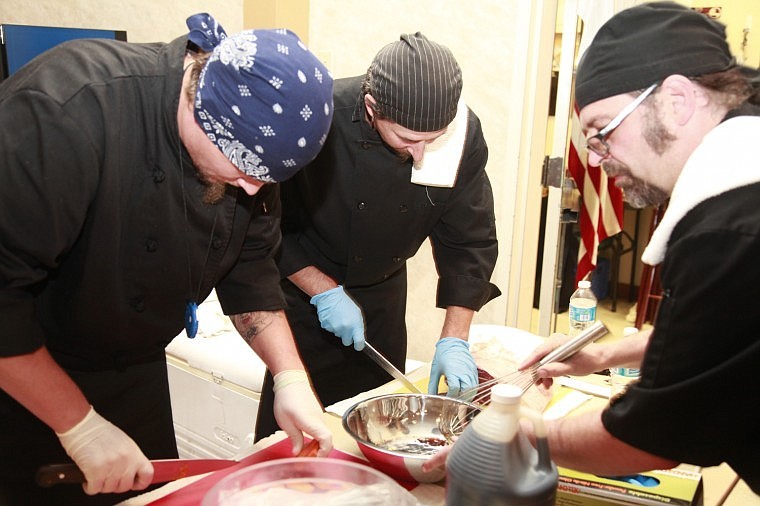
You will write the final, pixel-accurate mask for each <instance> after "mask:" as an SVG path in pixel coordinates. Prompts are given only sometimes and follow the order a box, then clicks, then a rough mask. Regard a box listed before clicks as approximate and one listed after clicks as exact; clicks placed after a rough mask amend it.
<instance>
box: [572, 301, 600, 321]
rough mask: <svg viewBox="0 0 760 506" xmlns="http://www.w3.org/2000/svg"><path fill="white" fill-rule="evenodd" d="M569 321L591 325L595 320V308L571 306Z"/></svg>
mask: <svg viewBox="0 0 760 506" xmlns="http://www.w3.org/2000/svg"><path fill="white" fill-rule="evenodd" d="M570 320H572V321H576V322H583V323H591V322H593V321H594V320H596V307H576V306H573V305H572V304H571V305H570Z"/></svg>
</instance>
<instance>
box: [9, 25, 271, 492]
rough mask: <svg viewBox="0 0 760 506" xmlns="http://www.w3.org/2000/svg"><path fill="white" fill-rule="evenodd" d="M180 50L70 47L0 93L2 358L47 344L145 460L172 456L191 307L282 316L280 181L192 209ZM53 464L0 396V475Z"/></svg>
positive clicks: (55, 452) (179, 44) (27, 423)
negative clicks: (180, 121) (175, 351)
mask: <svg viewBox="0 0 760 506" xmlns="http://www.w3.org/2000/svg"><path fill="white" fill-rule="evenodd" d="M185 46H186V38H185V37H181V38H178V39H176V40H175V41H173V42H171V43H170V44H158V43H157V44H127V43H124V42H118V41H107V40H77V41H72V42H68V43H64V44H61V45H59V46H57V47H56V48H54V49H52V50H51V51H49V52H48V53H46V54H44V55H43V56H41V57H39V58H37V59H36V60H34V61H33V62H31V63H30V64H28V65H27V66H25V67H24V68H23V69H21V70H20V71H19V72H17V73H16V74H14V75H13V76H12V77H11V78H9V79H7V80H6V81H4V82H3V83H2V84H0V181H2V184H0V320H2V321H3V333H2V338H0V355H1V356H14V355H20V354H26V353H30V352H32V351H34V350H36V349H38V348H39V347H40V346H42V345H46V346H47V347H48V348H49V350H50V352H51V353H52V355H53V357H54V358H55V359H56V360H57V361H58V362H59V363H60V364H61V365H62V366H63V367H64V368H65V369H66V370H67V371H68V372H69V373H70V374H71V375H72V377H74V379H75V381H77V382H78V383H79V385H80V387H81V388H82V389H83V391H84V392H85V394H86V395H87V396H88V399H89V400H90V402H91V403H92V404H93V405H94V407H95V409H96V410H97V411H98V412H100V413H101V414H102V415H103V416H104V417H105V418H106V419H109V420H111V421H112V422H114V423H115V424H116V425H119V426H121V427H122V428H123V429H124V430H126V431H127V432H128V433H129V434H130V436H132V437H133V438H135V439H136V440H137V441H138V442H139V443H140V445H141V448H142V450H143V451H144V453H145V454H146V455H147V456H148V457H151V458H161V457H172V456H176V447H175V445H174V440H173V437H172V428H171V412H170V404H169V396H168V387H167V382H166V366H165V359H164V347H165V346H166V345H167V344H168V343H169V341H170V340H171V339H172V338H173V337H174V336H175V335H177V334H178V333H179V332H180V330H181V329H182V327H183V321H184V311H185V305H186V303H187V301H188V300H195V301H196V302H198V303H200V302H201V301H202V300H203V299H204V298H205V297H206V296H207V295H208V294H209V293H210V291H211V289H212V288H213V287H214V286H216V288H217V292H218V294H219V300H220V302H221V304H222V307H223V308H224V310H225V312H226V313H227V314H232V313H241V312H245V311H253V310H276V309H282V308H283V307H284V297H283V295H282V291H281V289H280V286H279V273H278V270H277V267H276V264H275V262H274V260H273V255H274V251H275V249H276V248H277V247H278V245H279V241H280V230H279V217H280V206H279V188H278V187H277V186H275V185H268V186H265V187H263V188H262V189H261V191H260V192H259V193H258V194H257V195H256V196H254V197H250V196H248V195H246V194H245V193H244V192H242V191H238V190H237V189H234V188H230V189H228V192H227V195H226V196H225V197H224V200H223V202H221V203H219V204H218V205H215V206H208V205H205V204H203V203H202V202H201V200H200V195H201V192H202V191H203V186H202V185H201V184H200V183H199V181H198V179H197V178H196V175H195V172H196V171H195V168H194V166H193V164H192V161H191V160H190V158H189V156H188V155H187V153H186V152H185V151H184V148H183V147H182V145H181V143H180V141H179V135H178V129H177V110H178V104H179V93H180V87H181V82H182V75H183V70H182V65H183V58H184V53H185ZM201 324H202V322H201ZM125 375H126V376H128V377H129V378H130V381H129V382H127V381H126V380H125V378H124V376H125ZM30 381H33V375H32V371H30ZM136 392H137V393H139V395H138V394H136ZM114 397H115V398H114ZM116 401H118V402H116ZM137 403H139V404H141V405H137ZM130 405H132V406H133V408H134V409H130V408H129V406H130ZM141 416H142V417H150V418H151V419H152V420H151V422H150V423H148V420H147V419H146V418H143V419H142V422H143V423H140V421H139V417H141ZM25 417H26V418H25ZM136 419H138V421H137V422H136ZM156 420H158V422H157V421H156ZM23 427H28V428H29V433H28V434H27V435H25V436H24V433H23V432H19V431H20V429H21V428H23ZM146 433H147V434H146ZM20 436H21V437H20ZM24 438H26V439H27V441H25V442H24V445H25V447H26V450H25V454H24V455H25V461H24V464H23V465H21V464H20V463H19V462H20V461H19V458H18V454H17V453H14V452H15V451H16V450H17V447H16V446H14V445H15V444H16V443H17V442H18V440H19V439H24ZM42 441H44V442H42ZM38 442H41V443H40V444H39V445H38V444H37V443H38ZM51 457H56V458H57V459H58V460H60V459H61V458H62V457H65V455H63V450H62V448H61V447H60V444H59V443H58V441H57V440H56V438H55V436H54V435H53V434H52V431H50V430H49V429H48V428H46V427H45V426H43V425H42V424H41V423H36V425H35V421H34V419H33V417H31V419H30V415H29V414H28V413H26V411H25V410H24V409H23V408H21V407H20V405H18V404H17V403H15V401H13V400H12V399H11V398H10V397H8V396H7V395H4V394H3V395H2V396H1V397H0V468H1V469H0V477H1V478H2V479H4V480H8V481H6V482H5V483H11V484H14V483H15V482H18V483H21V482H24V483H26V481H31V477H30V472H31V473H33V468H34V465H35V464H40V463H42V462H44V461H45V459H47V462H50V460H49V459H50V458H51ZM14 480H15V481H14ZM1 488H2V484H0V489H1ZM80 490H81V489H80ZM53 492H54V493H57V494H60V490H54V491H53ZM82 495H83V494H82ZM56 497H58V496H56ZM84 500H87V498H82V501H84ZM109 501H110V503H113V502H115V501H114V499H113V498H111V499H110V500H109ZM56 504H61V503H60V502H56ZM80 504H85V502H81V503H80Z"/></svg>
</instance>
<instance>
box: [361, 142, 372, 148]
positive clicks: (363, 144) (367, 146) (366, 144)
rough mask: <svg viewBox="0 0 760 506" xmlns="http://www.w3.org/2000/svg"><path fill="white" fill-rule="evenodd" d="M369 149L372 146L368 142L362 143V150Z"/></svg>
mask: <svg viewBox="0 0 760 506" xmlns="http://www.w3.org/2000/svg"><path fill="white" fill-rule="evenodd" d="M371 147H372V144H370V143H369V142H367V141H363V142H362V149H369V148H371Z"/></svg>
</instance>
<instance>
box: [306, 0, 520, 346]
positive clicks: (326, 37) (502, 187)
mask: <svg viewBox="0 0 760 506" xmlns="http://www.w3.org/2000/svg"><path fill="white" fill-rule="evenodd" d="M517 3H518V0H481V1H478V2H474V3H473V2H470V3H462V2H460V1H456V0H416V1H414V2H410V1H408V0H385V1H383V2H378V1H374V2H351V1H346V0H312V1H311V3H310V21H309V46H310V48H311V49H312V50H313V51H315V52H316V53H317V54H318V55H319V56H320V57H321V58H322V59H323V60H324V61H325V62H326V64H327V65H328V67H329V68H330V69H331V70H332V72H333V75H334V76H335V77H348V76H353V75H359V74H363V73H364V72H366V70H367V67H368V66H369V64H370V62H371V61H372V58H373V57H374V56H375V54H376V53H377V51H378V50H379V49H380V48H381V47H383V46H384V45H385V44H388V43H390V42H393V41H394V40H397V39H398V37H399V35H400V34H402V33H410V32H417V31H421V32H422V33H423V34H425V35H426V36H427V37H428V38H430V39H432V40H435V41H436V42H439V43H441V44H444V45H446V46H448V47H449V48H450V49H451V50H452V52H453V53H454V55H455V56H456V58H457V60H458V61H459V64H460V66H461V67H462V73H463V78H464V89H463V92H462V93H463V96H464V98H465V100H466V101H467V103H468V105H469V106H470V107H471V108H472V109H473V110H474V111H475V113H476V114H477V115H478V116H479V117H480V119H481V122H482V124H483V131H484V135H485V138H486V141H487V142H488V145H489V161H488V166H487V172H488V175H489V178H490V179H491V183H492V185H493V187H494V194H495V196H496V220H497V226H498V227H499V252H500V254H499V265H498V266H497V272H496V274H495V276H494V278H493V279H492V281H493V282H495V283H496V284H497V285H498V286H499V287H500V288H501V289H502V291H503V292H505V293H506V287H505V286H504V284H505V283H506V278H507V275H506V272H507V268H506V265H507V263H508V258H509V253H510V250H511V240H510V239H511V236H512V221H513V220H512V218H513V217H512V213H513V209H512V206H513V200H514V199H513V198H512V197H509V195H510V194H511V193H512V192H514V188H515V185H516V182H515V181H516V177H517V176H516V171H517V163H516V158H517V154H516V153H508V152H507V148H506V132H507V127H508V120H509V117H510V114H513V113H512V111H510V110H509V108H508V104H509V90H510V88H511V86H512V81H513V79H514V78H515V76H518V78H519V77H520V73H521V72H524V69H519V68H513V67H514V65H513V61H514V60H515V55H514V54H513V52H512V48H513V47H514V44H513V42H512V41H513V37H514V33H515V31H516V30H518V29H519V27H518V26H516V16H515V15H514V11H515V10H516V9H517V7H516V6H517ZM514 114H520V112H519V111H517V112H516V113H514ZM408 268H409V272H410V274H411V275H410V286H409V305H408V308H407V323H408V326H409V336H410V343H409V355H410V357H411V358H416V359H423V360H429V359H430V358H432V353H433V351H434V342H435V341H436V340H437V339H438V337H439V333H440V330H441V324H442V322H443V315H444V311H443V310H441V309H436V308H435V288H436V283H437V273H436V271H435V267H434V265H433V263H432V260H431V257H430V248H429V245H428V244H427V243H425V245H424V246H423V248H422V249H421V250H420V252H419V253H418V254H417V256H416V257H415V258H414V259H412V261H411V262H410V263H409V266H408ZM505 305H506V297H505V296H502V297H499V298H498V299H496V300H494V301H491V302H490V303H489V304H487V305H486V306H485V307H484V308H483V310H481V312H480V313H478V314H477V315H476V320H477V321H479V322H483V323H503V322H504V312H505Z"/></svg>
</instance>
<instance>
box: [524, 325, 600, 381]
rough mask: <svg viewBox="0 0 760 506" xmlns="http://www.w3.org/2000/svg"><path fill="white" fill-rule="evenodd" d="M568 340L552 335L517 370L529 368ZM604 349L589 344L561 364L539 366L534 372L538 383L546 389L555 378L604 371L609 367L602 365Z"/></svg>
mask: <svg viewBox="0 0 760 506" xmlns="http://www.w3.org/2000/svg"><path fill="white" fill-rule="evenodd" d="M569 340H570V338H569V337H568V336H566V335H565V334H552V335H551V336H549V338H548V339H546V341H544V343H543V344H540V345H538V346H537V347H536V348H535V349H534V350H533V351H531V352H530V353H529V354H528V356H527V357H526V358H525V360H523V362H522V363H521V364H520V365H519V366H518V370H520V371H523V370H525V369H527V368H529V367H530V366H532V365H533V364H535V363H536V362H538V361H539V360H541V359H542V358H544V357H545V356H546V355H548V354H549V353H551V352H552V351H553V350H554V349H555V348H557V347H558V346H560V345H562V344H564V343H565V342H567V341H569ZM605 349H606V345H604V344H596V343H591V344H588V345H586V346H585V347H584V348H583V349H581V350H579V351H578V352H576V353H575V354H574V355H572V356H570V357H568V358H566V359H565V360H563V361H561V362H550V363H548V364H545V365H543V366H541V367H540V368H539V369H538V371H536V372H537V373H538V377H539V383H540V384H542V385H543V386H545V387H546V388H550V387H551V386H552V383H553V379H552V378H556V377H557V376H567V375H570V376H585V375H587V374H591V373H594V372H596V371H600V370H602V369H606V368H607V367H609V366H608V365H605V364H604V362H605V358H604V357H605V353H604V351H605Z"/></svg>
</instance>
